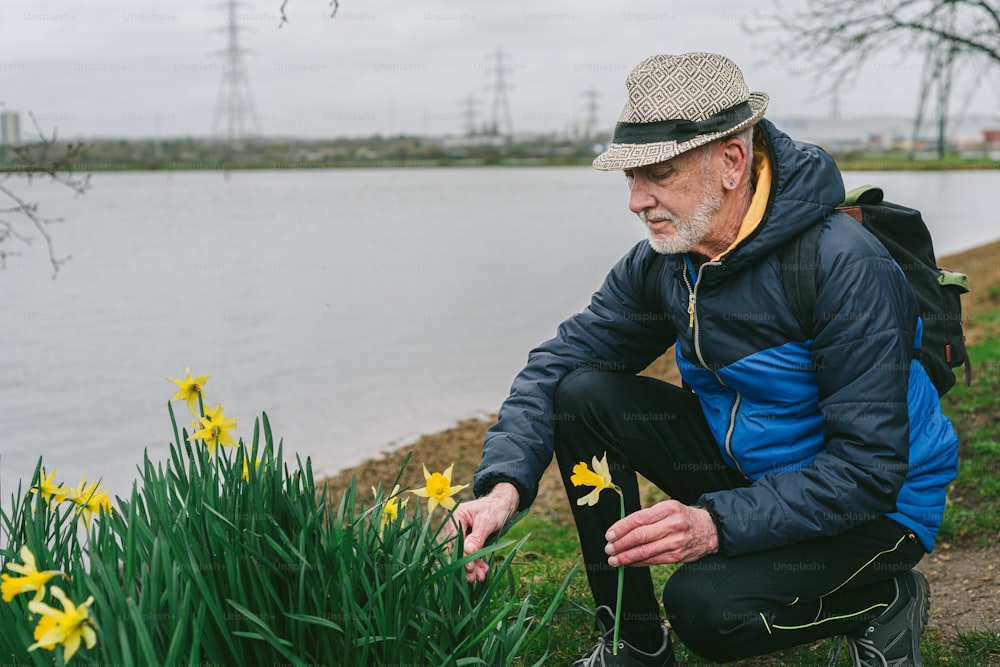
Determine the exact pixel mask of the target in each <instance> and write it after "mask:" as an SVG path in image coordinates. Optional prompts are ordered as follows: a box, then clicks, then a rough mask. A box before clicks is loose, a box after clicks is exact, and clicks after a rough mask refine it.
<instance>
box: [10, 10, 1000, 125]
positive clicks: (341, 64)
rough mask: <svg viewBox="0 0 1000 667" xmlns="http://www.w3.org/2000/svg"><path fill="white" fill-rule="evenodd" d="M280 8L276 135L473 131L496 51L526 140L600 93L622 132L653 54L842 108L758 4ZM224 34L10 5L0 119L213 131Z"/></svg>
mask: <svg viewBox="0 0 1000 667" xmlns="http://www.w3.org/2000/svg"><path fill="white" fill-rule="evenodd" d="M802 2H803V0H785V1H784V2H783V6H784V7H786V8H787V7H791V6H796V5H799V4H801V3H802ZM280 4H281V0H244V1H243V2H242V3H241V4H240V6H239V9H238V18H239V21H240V23H241V24H242V25H243V26H244V28H245V29H244V30H242V31H241V32H240V38H241V41H242V46H243V47H244V48H246V49H247V51H248V53H247V54H246V55H245V57H244V63H245V68H246V72H247V75H248V79H249V83H250V90H251V94H252V97H253V100H254V103H255V106H256V111H257V116H258V118H259V122H260V125H261V128H262V133H263V134H265V135H294V136H312V137H329V136H345V135H347V136H351V135H355V136H356V135H368V134H374V133H382V134H395V133H417V134H435V135H441V134H460V133H462V131H463V130H464V128H465V124H466V118H465V102H464V101H465V100H467V99H468V98H470V97H472V98H474V99H475V100H477V107H476V108H477V110H478V119H479V121H480V122H484V121H488V120H489V119H490V117H491V115H492V109H493V105H494V101H493V83H494V72H495V63H496V56H495V54H496V51H497V50H498V49H501V50H502V52H503V53H504V56H505V58H504V63H505V65H506V68H505V76H506V78H507V79H508V81H509V83H510V86H509V90H508V93H507V95H508V102H509V106H510V112H511V121H512V125H513V128H514V130H515V131H516V132H529V131H549V130H560V129H564V128H566V127H568V126H570V125H571V124H573V123H580V122H583V121H584V120H585V119H586V117H587V115H588V112H587V104H588V102H587V97H586V95H585V93H586V91H588V90H596V91H597V92H598V95H599V96H598V97H597V104H598V119H599V124H600V127H601V128H602V129H606V130H610V129H611V128H612V126H613V125H614V122H615V119H616V118H617V116H618V113H619V111H620V110H621V107H622V105H623V102H624V85H623V83H624V78H625V75H626V74H627V72H628V70H629V69H631V68H632V67H633V66H634V65H635V64H636V63H638V62H639V61H640V60H642V59H643V58H645V57H646V56H649V55H651V54H654V53H682V52H685V51H716V52H719V53H724V54H726V55H728V56H730V57H731V58H733V59H734V60H736V61H737V63H738V64H740V66H741V67H742V68H743V71H744V74H745V75H746V79H747V82H748V84H749V85H750V87H751V89H753V90H762V91H764V92H767V93H768V94H770V96H771V106H770V108H769V113H768V115H769V116H770V117H772V118H775V119H779V120H780V119H781V118H782V117H788V116H794V115H812V116H825V115H827V114H829V112H830V108H831V103H830V101H829V99H817V96H816V94H815V93H816V89H815V86H814V83H813V82H814V81H815V78H816V77H815V73H813V72H804V71H803V70H802V65H801V59H799V58H798V57H797V56H796V54H788V57H787V58H785V59H783V60H782V61H781V62H778V61H776V60H775V59H774V58H773V57H770V56H769V54H768V52H767V50H766V48H765V46H766V42H767V40H768V39H769V37H768V36H767V35H748V34H747V33H746V32H744V30H743V29H742V23H743V20H744V18H745V16H746V14H747V13H748V12H749V11H752V10H750V9H749V7H750V3H747V2H722V1H721V0H689V1H688V2H666V1H665V0H629V1H628V2H626V3H610V2H608V3H592V4H588V5H587V6H584V5H583V3H580V2H579V1H578V0H577V1H572V2H571V1H569V0H548V1H546V2H540V1H538V0H508V1H507V2H491V3H475V2H467V1H466V2H462V1H459V0H424V1H418V0H397V1H396V2H389V1H388V0H341V5H340V11H339V13H338V15H337V16H336V17H335V18H332V19H331V18H328V15H329V6H328V4H327V0H289V4H288V7H287V13H288V17H289V19H290V22H289V23H288V24H286V25H284V27H281V28H279V27H278V25H279V11H278V10H279V7H280ZM769 6H770V5H768V4H763V5H761V7H762V8H764V9H766V8H768V7H769ZM224 24H225V15H224V10H223V5H222V0H219V1H218V2H215V1H213V0H207V1H206V0H174V1H173V2H150V1H147V0H119V1H118V2H110V1H108V0H89V1H88V2H86V3H84V2H80V1H79V0H3V3H2V7H0V103H2V105H3V106H0V109H7V110H17V111H21V112H26V111H33V112H34V113H35V114H36V116H37V117H38V118H39V120H40V121H41V123H42V125H43V127H44V128H45V129H47V130H50V129H51V128H53V127H57V128H58V130H59V133H60V136H63V137H81V138H92V137H119V136H120V137H142V136H162V137H172V136H192V135H193V136H207V135H209V134H210V133H211V131H212V125H213V114H214V111H215V106H216V100H217V97H218V91H219V87H220V81H221V79H222V73H223V65H222V63H223V60H222V56H221V54H220V52H221V51H222V50H223V49H224V47H225V43H226V36H225V33H224V31H223V26H224ZM918 78H919V61H918V59H916V58H906V57H902V56H899V55H890V54H887V55H886V56H885V57H884V58H881V59H879V60H877V61H874V62H872V63H870V64H869V66H868V67H867V68H866V69H865V70H864V71H862V72H861V73H860V74H859V77H858V84H857V86H856V88H855V89H854V90H852V91H850V94H849V95H845V96H844V98H843V99H842V101H841V105H840V107H841V114H842V115H843V116H851V115H858V114H868V113H886V114H897V115H911V114H912V112H913V110H914V108H915V99H916V90H917V80H918ZM998 100H1000V96H998V94H997V91H996V87H995V86H994V87H993V88H992V89H990V90H984V91H981V92H980V93H979V94H978V95H977V96H976V97H975V98H974V100H973V103H972V105H971V108H972V110H974V111H975V110H980V111H984V112H995V110H996V108H997V107H998V106H1000V103H998ZM23 125H25V126H27V125H28V123H27V122H26V121H25V122H24V123H23ZM23 133H24V134H30V133H32V130H31V129H30V128H29V127H25V128H24V130H23Z"/></svg>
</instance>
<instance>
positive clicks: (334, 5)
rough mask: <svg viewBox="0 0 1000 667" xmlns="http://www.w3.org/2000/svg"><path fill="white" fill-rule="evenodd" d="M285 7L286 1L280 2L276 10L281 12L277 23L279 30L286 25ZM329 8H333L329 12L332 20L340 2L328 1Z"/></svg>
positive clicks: (337, 0)
mask: <svg viewBox="0 0 1000 667" xmlns="http://www.w3.org/2000/svg"><path fill="white" fill-rule="evenodd" d="M286 7H288V0H281V7H279V8H278V11H279V12H281V21H279V22H278V27H279V28H280V27H281V26H283V25H285V24H286V23H288V14H286V13H285V8H286ZM330 7H332V8H333V9H331V10H330V18H334V17H335V16H336V15H337V11H338V10H339V9H340V0H330Z"/></svg>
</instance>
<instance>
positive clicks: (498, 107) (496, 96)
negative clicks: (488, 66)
mask: <svg viewBox="0 0 1000 667" xmlns="http://www.w3.org/2000/svg"><path fill="white" fill-rule="evenodd" d="M505 57H506V55H505V54H504V52H503V49H501V48H500V47H497V52H496V67H495V70H496V72H495V76H494V78H493V116H492V119H491V122H490V134H493V135H500V134H501V132H500V114H501V113H503V116H504V119H505V123H504V125H505V127H506V129H507V132H506V135H507V136H508V137H511V136H513V134H514V123H513V122H512V121H511V117H510V102H509V101H508V100H507V82H506V80H505V79H504V72H505V70H506V69H507V68H508V67H509V66H508V65H506V64H504V58H505Z"/></svg>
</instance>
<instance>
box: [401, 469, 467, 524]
mask: <svg viewBox="0 0 1000 667" xmlns="http://www.w3.org/2000/svg"><path fill="white" fill-rule="evenodd" d="M454 467H455V464H452V465H450V466H448V469H447V470H445V471H444V472H443V473H441V472H436V473H434V474H433V475H432V474H430V473H429V472H427V466H426V465H425V466H424V479H425V480H426V481H427V485H426V486H425V487H424V488H422V489H416V490H415V491H410V493H415V494H417V495H418V496H420V497H421V498H427V512H428V514H429V513H431V512H433V511H434V508H435V507H437V506H438V505H441V506H442V507H444V508H445V509H446V510H453V509H455V499H454V498H452V496H454V495H455V494H456V493H458V492H459V491H461V490H462V489H464V488H466V487H467V486H469V485H468V484H459V485H458V486H452V485H451V470H452V468H454Z"/></svg>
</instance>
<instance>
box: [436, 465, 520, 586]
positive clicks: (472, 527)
mask: <svg viewBox="0 0 1000 667" xmlns="http://www.w3.org/2000/svg"><path fill="white" fill-rule="evenodd" d="M519 502H520V496H519V495H518V493H517V487H515V486H514V485H513V484H510V483H508V482H500V483H499V484H497V485H496V486H494V487H493V490H492V491H490V492H489V493H488V494H486V495H485V496H483V497H482V498H478V499H476V500H473V501H471V502H467V503H460V504H459V505H458V507H456V508H455V511H454V512H452V518H453V519H454V520H455V521H456V522H457V524H458V525H460V526H461V527H462V532H463V534H464V535H465V543H464V544H465V553H466V555H468V554H471V553H473V552H475V551H479V550H480V549H482V548H483V545H484V544H486V540H488V539H489V538H490V537H491V536H493V535H494V534H495V533H497V532H498V531H499V530H500V529H501V528H502V527H503V524H504V522H505V521H506V520H507V519H508V518H509V517H510V516H511V515H512V514H514V512H515V511H517V506H518V504H519ZM452 530H454V528H452ZM488 569H489V567H488V566H487V565H486V563H485V562H483V559H481V558H477V559H476V560H474V561H472V562H470V563H466V565H465V579H466V581H468V582H469V583H470V584H471V583H473V582H476V581H480V582H482V581H486V571H487V570H488Z"/></svg>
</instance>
